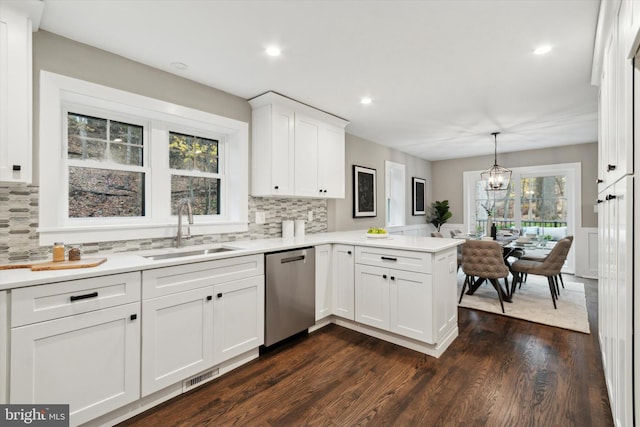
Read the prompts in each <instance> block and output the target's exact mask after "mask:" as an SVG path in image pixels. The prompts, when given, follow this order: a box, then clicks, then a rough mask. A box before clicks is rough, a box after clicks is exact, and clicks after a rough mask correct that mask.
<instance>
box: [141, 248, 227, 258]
mask: <svg viewBox="0 0 640 427" xmlns="http://www.w3.org/2000/svg"><path fill="white" fill-rule="evenodd" d="M235 250H237V249H235V248H224V247H222V248H209V249H197V250H195V251H187V252H169V253H164V254H158V255H146V256H144V257H145V258H147V259H150V260H154V261H157V260H161V259H173V258H183V257H187V256H196V255H207V254H217V253H220V252H229V251H235Z"/></svg>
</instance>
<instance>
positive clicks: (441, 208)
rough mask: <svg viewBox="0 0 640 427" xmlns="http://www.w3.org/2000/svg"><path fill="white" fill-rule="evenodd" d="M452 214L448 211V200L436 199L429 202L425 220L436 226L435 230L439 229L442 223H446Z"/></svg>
mask: <svg viewBox="0 0 640 427" xmlns="http://www.w3.org/2000/svg"><path fill="white" fill-rule="evenodd" d="M452 215H453V214H452V213H451V212H449V201H448V200H442V201H439V200H436V201H435V202H433V203H431V208H430V209H429V217H428V218H427V221H428V222H430V223H431V224H433V225H434V226H435V227H436V230H438V231H440V227H441V226H442V224H444V223H446V222H447V221H448V220H449V218H451V216H452Z"/></svg>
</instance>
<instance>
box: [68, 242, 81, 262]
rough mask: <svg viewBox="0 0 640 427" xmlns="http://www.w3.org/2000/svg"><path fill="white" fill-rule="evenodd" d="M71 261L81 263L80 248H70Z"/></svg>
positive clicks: (73, 246)
mask: <svg viewBox="0 0 640 427" xmlns="http://www.w3.org/2000/svg"><path fill="white" fill-rule="evenodd" d="M69 261H80V246H78V245H71V246H70V247H69Z"/></svg>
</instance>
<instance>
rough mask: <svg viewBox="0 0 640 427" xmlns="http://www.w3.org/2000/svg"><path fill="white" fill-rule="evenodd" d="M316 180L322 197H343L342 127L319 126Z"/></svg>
mask: <svg viewBox="0 0 640 427" xmlns="http://www.w3.org/2000/svg"><path fill="white" fill-rule="evenodd" d="M318 181H319V184H318V185H319V187H320V188H319V191H320V192H321V194H320V195H321V196H322V197H334V198H344V191H345V190H344V186H345V180H344V128H339V127H336V126H329V125H324V126H323V127H322V128H320V146H319V147H318Z"/></svg>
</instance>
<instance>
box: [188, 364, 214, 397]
mask: <svg viewBox="0 0 640 427" xmlns="http://www.w3.org/2000/svg"><path fill="white" fill-rule="evenodd" d="M218 372H219V369H218V368H215V369H212V370H210V371H207V372H203V373H201V374H200V375H198V376H195V377H193V378H189V379H188V380H184V382H183V383H182V392H183V393H184V392H186V391H189V390H191V389H192V388H195V387H198V386H199V385H200V384H204V383H206V382H208V381H211V380H212V379H213V378H214V377H216V376H217V375H218Z"/></svg>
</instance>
